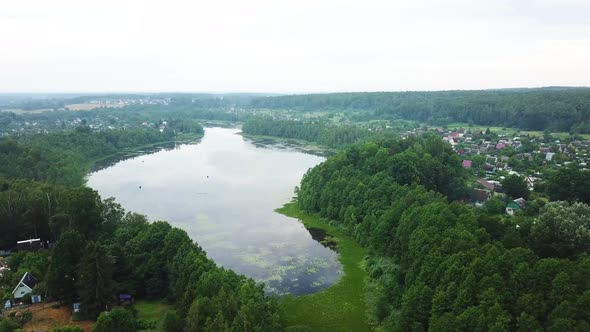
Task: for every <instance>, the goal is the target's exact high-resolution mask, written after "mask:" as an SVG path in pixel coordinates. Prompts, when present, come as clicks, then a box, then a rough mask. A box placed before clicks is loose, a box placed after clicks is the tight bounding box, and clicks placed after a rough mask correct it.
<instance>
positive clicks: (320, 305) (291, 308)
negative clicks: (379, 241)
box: [275, 201, 372, 331]
mask: <svg viewBox="0 0 590 332" xmlns="http://www.w3.org/2000/svg"><path fill="white" fill-rule="evenodd" d="M275 211H276V212H278V213H280V214H283V215H285V216H287V217H291V218H296V219H299V220H300V221H301V222H302V223H303V225H304V226H305V227H306V228H309V227H313V228H319V229H322V230H323V231H325V232H326V234H328V235H330V236H331V237H332V238H333V239H334V240H335V241H336V243H337V250H336V251H337V253H338V261H340V263H341V264H342V270H343V271H344V275H343V276H342V277H341V278H340V280H338V282H336V283H335V284H334V285H332V286H331V287H329V288H327V289H325V290H322V291H320V292H318V293H314V294H310V295H303V296H293V295H287V296H284V297H281V298H280V304H281V307H282V308H283V312H284V320H285V326H299V327H307V328H309V329H310V330H311V331H370V330H372V328H371V325H369V323H368V322H367V318H366V311H367V304H366V299H365V297H366V294H365V291H364V289H365V287H364V283H365V279H366V278H367V272H366V271H365V270H364V269H363V267H362V264H363V259H364V257H365V255H366V254H367V251H366V249H364V248H362V247H361V246H360V245H359V244H358V243H357V242H356V241H355V240H353V239H352V238H351V237H350V236H348V235H347V234H346V233H345V232H344V230H343V229H341V228H339V227H337V226H334V225H331V224H329V223H328V222H327V221H326V220H325V219H322V218H320V217H318V216H315V215H312V214H309V213H306V212H304V211H302V210H301V209H300V208H299V205H298V203H297V202H296V201H293V202H290V203H287V204H285V205H283V207H281V208H278V209H276V210H275Z"/></svg>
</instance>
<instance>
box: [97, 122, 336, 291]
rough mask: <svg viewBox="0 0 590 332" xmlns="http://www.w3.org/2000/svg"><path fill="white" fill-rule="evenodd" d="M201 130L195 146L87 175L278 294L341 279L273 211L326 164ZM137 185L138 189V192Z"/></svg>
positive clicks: (293, 224) (308, 239) (228, 133)
mask: <svg viewBox="0 0 590 332" xmlns="http://www.w3.org/2000/svg"><path fill="white" fill-rule="evenodd" d="M238 132H239V130H238V129H227V128H206V129H205V136H204V137H203V138H202V140H201V142H200V143H196V144H188V145H181V146H178V147H177V148H175V149H168V150H166V149H162V150H160V151H158V152H155V153H151V154H146V155H140V156H135V157H133V158H131V159H127V160H123V161H120V162H118V163H116V164H114V165H112V166H110V167H106V168H103V169H101V170H98V171H96V172H94V173H92V174H90V175H89V176H88V186H90V187H91V188H94V189H95V190H97V191H98V192H99V193H100V195H101V196H102V197H103V198H106V197H111V196H112V197H115V198H116V200H117V201H118V202H119V203H121V204H122V205H123V207H124V208H125V209H126V210H129V211H134V212H138V213H142V214H145V215H147V216H148V218H150V220H166V221H168V222H169V223H170V224H172V225H173V226H176V227H179V228H181V229H183V230H185V231H186V232H187V233H188V234H189V235H190V236H191V237H192V238H193V239H194V240H195V241H197V242H198V243H199V245H201V247H203V249H205V251H206V252H207V255H208V256H209V257H210V258H212V259H213V260H214V261H215V262H216V263H217V264H219V265H221V266H224V267H226V268H230V269H232V270H234V271H236V272H238V273H241V274H245V275H246V276H248V277H251V278H254V279H255V280H257V281H259V282H264V283H265V284H266V287H267V291H268V292H270V293H275V294H286V293H291V294H296V295H302V294H310V293H314V292H317V291H319V290H321V289H324V288H326V287H329V286H330V285H332V284H334V283H335V282H336V281H338V279H339V278H340V276H341V274H342V267H341V265H340V263H339V262H338V257H337V254H336V253H335V252H334V251H332V250H331V249H329V248H326V247H324V246H323V245H322V244H320V243H319V242H317V241H316V240H318V238H321V234H320V235H319V236H318V234H317V232H313V233H314V238H315V239H316V240H314V238H312V236H311V234H310V232H309V231H308V230H306V229H305V227H303V225H302V224H301V223H300V222H299V221H298V220H296V219H293V218H288V217H285V216H283V215H281V214H278V213H276V212H274V209H276V208H278V207H281V206H282V205H283V204H284V203H286V202H288V201H290V199H291V198H292V197H293V190H294V187H295V186H296V185H298V184H299V181H300V180H301V177H302V176H303V174H304V173H305V172H306V171H307V170H308V169H309V168H311V167H313V166H315V165H317V164H318V163H320V162H322V161H323V160H324V158H322V157H318V156H315V155H310V154H306V153H303V152H299V151H297V150H295V149H293V148H291V147H288V146H285V145H276V144H275V145H265V144H260V143H256V144H254V142H253V141H249V140H248V139H245V138H243V137H242V136H241V135H239V134H238ZM140 186H141V188H140Z"/></svg>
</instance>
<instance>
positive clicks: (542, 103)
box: [252, 88, 590, 133]
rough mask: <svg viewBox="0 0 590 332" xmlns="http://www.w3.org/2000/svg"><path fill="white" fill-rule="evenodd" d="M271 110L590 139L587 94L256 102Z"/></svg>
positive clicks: (375, 95) (383, 95)
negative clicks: (352, 113)
mask: <svg viewBox="0 0 590 332" xmlns="http://www.w3.org/2000/svg"><path fill="white" fill-rule="evenodd" d="M252 107H257V108H270V109H297V110H302V111H318V110H338V111H342V110H364V111H367V112H369V113H370V115H371V117H373V118H384V117H398V118H402V119H406V120H415V121H421V122H427V123H432V124H437V125H444V124H446V123H451V122H465V123H473V124H479V125H488V126H500V127H515V128H521V129H526V130H549V131H566V132H570V131H571V132H576V133H590V89H586V88H567V89H566V88H563V89H559V88H553V89H550V88H545V89H514V90H483V91H439V92H370V93H368V92H367V93H332V94H315V95H290V96H278V97H267V98H256V99H254V100H253V101H252Z"/></svg>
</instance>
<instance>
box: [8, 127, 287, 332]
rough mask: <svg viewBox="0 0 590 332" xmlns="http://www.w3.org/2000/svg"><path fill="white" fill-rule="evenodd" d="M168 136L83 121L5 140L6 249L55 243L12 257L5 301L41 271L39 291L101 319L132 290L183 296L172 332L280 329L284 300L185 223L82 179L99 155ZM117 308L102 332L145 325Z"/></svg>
mask: <svg viewBox="0 0 590 332" xmlns="http://www.w3.org/2000/svg"><path fill="white" fill-rule="evenodd" d="M166 138H167V137H166V136H162V135H161V133H160V132H159V131H158V130H155V129H151V130H144V129H139V130H129V131H126V130H121V131H106V132H92V131H90V130H88V128H80V129H78V130H76V131H72V132H59V133H52V134H49V135H40V136H32V137H22V138H19V139H18V140H13V139H4V140H2V141H0V147H1V148H0V175H1V176H0V249H9V248H12V247H14V246H15V244H16V241H17V240H19V239H29V238H41V240H42V242H44V243H45V244H47V243H50V244H51V250H48V251H47V250H41V251H38V252H19V253H16V254H13V255H11V256H10V257H9V258H8V264H9V266H10V267H11V270H10V271H8V272H5V274H4V276H3V277H2V278H0V302H2V303H4V301H5V300H7V299H10V298H11V297H12V294H11V291H12V289H13V288H14V286H15V285H16V284H17V283H18V281H19V279H20V278H21V277H22V275H23V274H24V273H25V272H30V273H31V274H33V275H34V276H35V277H36V278H38V279H39V283H38V284H37V286H36V287H35V289H34V292H33V293H34V294H41V295H43V298H46V299H53V300H59V301H60V302H62V303H63V304H67V305H71V303H74V302H81V303H82V307H81V308H82V312H81V317H80V318H89V319H93V318H96V317H97V315H98V314H99V313H100V312H102V311H104V310H105V309H109V308H112V307H113V306H116V305H117V304H118V295H119V294H131V295H133V296H134V297H135V298H140V299H141V298H144V299H166V300H168V301H169V302H171V303H173V304H175V306H176V312H175V313H174V314H173V315H169V317H167V319H166V321H167V323H166V324H167V327H166V328H167V330H169V331H181V330H184V331H230V330H231V331H238V330H239V331H277V330H280V322H279V315H278V307H277V304H276V303H275V301H274V300H273V299H272V298H269V297H266V296H265V294H264V290H263V287H262V286H261V285H256V284H255V282H254V281H253V280H251V279H247V278H245V277H244V276H240V275H237V274H235V273H234V272H232V271H229V270H225V269H223V268H221V267H218V266H217V265H216V264H215V263H214V262H213V261H211V260H210V259H208V258H207V257H206V254H205V252H204V251H203V250H202V249H201V248H200V247H199V246H198V245H197V244H196V243H194V242H193V241H192V240H191V239H190V238H189V237H188V235H187V234H186V232H184V231H182V230H180V229H177V228H173V227H171V226H170V225H169V224H168V223H166V222H162V221H158V222H154V223H149V222H148V221H147V220H146V218H145V217H144V216H141V215H138V214H133V213H126V212H125V211H124V209H123V208H122V207H121V206H120V205H118V204H117V203H115V202H114V200H113V199H106V200H102V199H101V197H100V196H99V195H98V193H97V192H96V191H94V190H92V189H90V188H87V187H84V186H80V185H79V184H81V183H82V182H83V177H84V176H85V173H84V171H85V170H87V166H88V165H89V164H91V163H92V161H93V160H95V159H97V158H100V157H104V156H107V155H109V154H111V153H112V152H116V151H120V149H121V148H123V147H136V146H139V145H143V144H146V143H150V142H151V141H152V140H155V141H161V140H163V139H166ZM64 157H65V158H64ZM29 167H33V170H31V169H29ZM117 310H118V311H117ZM117 310H115V313H114V314H113V315H112V317H111V315H106V316H105V315H101V320H100V324H98V325H97V331H111V330H125V331H135V330H138V329H140V328H141V324H139V322H135V321H130V320H129V319H124V321H125V327H124V328H123V327H121V328H119V327H116V326H115V325H116V324H118V323H116V322H115V321H114V320H115V317H118V315H119V314H120V313H121V311H120V310H119V309H117ZM105 317H107V318H105ZM122 317H132V316H128V315H123V316H122ZM0 324H2V325H1V326H8V327H11V326H12V327H11V328H10V329H8V330H7V331H12V330H13V329H14V328H16V326H18V324H17V325H15V324H14V322H12V321H10V322H9V321H7V320H0ZM113 324H115V325H113Z"/></svg>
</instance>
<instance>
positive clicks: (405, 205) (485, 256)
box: [298, 138, 590, 331]
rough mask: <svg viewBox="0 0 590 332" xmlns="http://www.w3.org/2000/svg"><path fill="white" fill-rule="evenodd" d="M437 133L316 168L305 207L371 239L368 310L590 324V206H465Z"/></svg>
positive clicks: (460, 327)
mask: <svg viewBox="0 0 590 332" xmlns="http://www.w3.org/2000/svg"><path fill="white" fill-rule="evenodd" d="M460 174H461V166H460V163H459V161H458V160H457V159H456V156H455V154H453V153H452V152H451V148H450V147H449V146H447V145H444V144H443V143H442V141H440V140H439V139H438V138H420V139H416V140H409V141H402V142H394V141H378V142H374V143H373V142H370V143H366V144H364V145H360V146H353V147H351V148H349V149H347V150H345V151H342V152H340V153H339V154H337V155H336V156H334V157H332V158H329V159H328V160H326V161H325V162H323V163H322V164H320V165H318V166H316V167H315V168H314V169H312V170H311V171H309V172H308V173H307V174H306V175H305V176H304V178H303V180H302V182H301V186H300V188H299V190H298V202H299V204H300V207H301V208H303V209H304V210H307V211H310V212H314V213H318V214H319V215H321V216H324V217H327V218H330V219H334V220H340V221H341V222H342V224H343V227H345V228H346V229H348V230H349V232H350V233H351V235H352V236H353V237H354V238H355V239H356V240H358V241H359V242H360V243H361V244H362V245H364V246H365V247H367V248H369V249H370V252H371V254H370V256H369V258H368V259H367V270H368V272H369V276H370V278H369V280H368V282H367V289H368V292H367V301H368V304H369V308H370V310H369V318H370V320H371V322H373V323H374V324H376V326H377V329H378V330H381V331H426V330H432V331H514V330H518V331H543V330H548V331H587V330H589V329H590V316H589V315H588V312H590V283H589V282H588V279H587V277H586V276H587V274H588V273H590V257H588V255H587V252H588V249H589V248H590V235H589V234H590V233H588V231H587V230H588V228H589V226H590V217H589V216H590V207H589V206H588V205H585V204H582V203H573V204H572V205H570V204H569V203H560V202H557V203H549V204H547V205H545V206H544V207H542V208H541V210H540V213H539V214H537V215H535V216H534V217H530V216H527V214H522V215H519V216H517V217H513V218H509V217H505V216H502V215H492V214H488V213H487V212H486V211H485V209H484V210H482V209H474V208H470V207H468V206H466V205H464V204H461V203H457V202H452V203H449V200H448V198H447V197H446V196H448V197H451V198H453V197H459V196H460V194H461V190H460V189H459V188H461V187H462V186H461V181H460V180H457V179H460Z"/></svg>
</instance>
